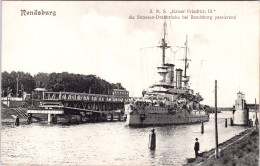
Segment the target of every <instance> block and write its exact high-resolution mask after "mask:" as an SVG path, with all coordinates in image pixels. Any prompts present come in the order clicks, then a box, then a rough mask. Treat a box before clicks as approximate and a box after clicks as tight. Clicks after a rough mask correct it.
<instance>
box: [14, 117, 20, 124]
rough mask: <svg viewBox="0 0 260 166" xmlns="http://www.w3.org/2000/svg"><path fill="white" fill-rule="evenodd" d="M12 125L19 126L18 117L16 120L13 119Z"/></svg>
mask: <svg viewBox="0 0 260 166" xmlns="http://www.w3.org/2000/svg"><path fill="white" fill-rule="evenodd" d="M14 125H15V126H19V117H18V116H16V118H15V122H14Z"/></svg>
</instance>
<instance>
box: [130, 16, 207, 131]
mask: <svg viewBox="0 0 260 166" xmlns="http://www.w3.org/2000/svg"><path fill="white" fill-rule="evenodd" d="M166 27H167V24H166V21H165V22H164V25H163V37H162V40H161V45H160V46H158V47H159V48H161V49H162V64H161V65H160V66H158V67H157V70H158V74H159V75H160V79H159V81H158V82H156V83H154V84H152V85H151V86H150V87H149V88H148V89H146V90H144V91H143V97H141V98H139V99H137V100H132V101H131V103H129V104H125V111H126V114H127V121H126V123H127V125H129V126H147V125H168V124H189V123H196V122H201V121H208V120H209V115H208V113H207V112H206V111H205V110H204V108H203V106H202V105H201V104H200V102H201V101H203V98H202V96H201V95H200V94H199V93H196V94H194V91H193V90H192V89H190V87H189V79H190V76H188V75H187V68H188V61H189V59H188V58H187V52H188V51H187V50H188V38H187V37H186V42H185V46H184V47H183V49H185V55H184V59H183V60H184V70H183V69H181V68H176V69H175V65H174V64H173V63H166V62H165V52H166V49H168V48H170V47H171V46H168V45H167V42H166V40H165V37H166Z"/></svg>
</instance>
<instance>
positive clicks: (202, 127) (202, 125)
mask: <svg viewBox="0 0 260 166" xmlns="http://www.w3.org/2000/svg"><path fill="white" fill-rule="evenodd" d="M203 133H204V122H201V134H203Z"/></svg>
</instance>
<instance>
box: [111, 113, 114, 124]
mask: <svg viewBox="0 0 260 166" xmlns="http://www.w3.org/2000/svg"><path fill="white" fill-rule="evenodd" d="M113 119H114V115H113V114H111V119H110V121H111V122H113Z"/></svg>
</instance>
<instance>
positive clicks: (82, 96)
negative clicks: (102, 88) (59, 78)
mask: <svg viewBox="0 0 260 166" xmlns="http://www.w3.org/2000/svg"><path fill="white" fill-rule="evenodd" d="M43 100H71V101H94V102H129V97H123V96H113V95H102V94H89V93H75V92H44V93H43Z"/></svg>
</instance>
